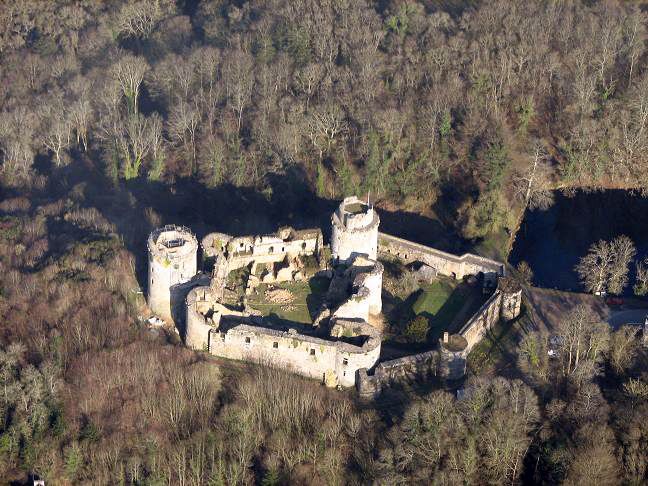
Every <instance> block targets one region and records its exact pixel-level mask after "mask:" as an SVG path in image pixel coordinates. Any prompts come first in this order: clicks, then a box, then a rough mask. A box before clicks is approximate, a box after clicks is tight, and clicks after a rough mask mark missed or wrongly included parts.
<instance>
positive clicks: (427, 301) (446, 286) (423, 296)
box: [412, 279, 456, 316]
mask: <svg viewBox="0 0 648 486" xmlns="http://www.w3.org/2000/svg"><path fill="white" fill-rule="evenodd" d="M455 288H456V283H455V282H454V281H452V280H447V279H443V280H437V281H436V282H433V283H431V284H426V285H423V286H422V287H421V292H419V294H418V297H417V298H416V300H415V301H414V303H413V304H412V310H413V311H414V314H416V315H419V314H423V313H425V312H426V313H428V314H431V315H433V316H434V315H436V314H437V313H438V312H439V310H440V309H441V308H442V307H443V305H444V304H445V303H446V301H447V300H448V298H449V297H450V295H452V292H453V291H454V289H455Z"/></svg>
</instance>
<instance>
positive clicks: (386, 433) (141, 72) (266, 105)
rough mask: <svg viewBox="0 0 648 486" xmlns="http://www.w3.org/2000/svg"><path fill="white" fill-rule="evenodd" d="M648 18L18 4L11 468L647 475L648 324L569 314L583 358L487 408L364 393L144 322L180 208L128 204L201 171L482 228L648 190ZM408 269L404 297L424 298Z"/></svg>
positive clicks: (4, 300)
mask: <svg viewBox="0 0 648 486" xmlns="http://www.w3.org/2000/svg"><path fill="white" fill-rule="evenodd" d="M645 7H646V5H645V2H620V1H614V0H610V1H588V2H585V1H573V2H561V1H537V2H525V1H523V0H515V1H506V0H497V1H484V2H461V1H453V2H417V1H401V0H388V1H381V2H369V1H365V0H357V1H356V0H354V1H350V2H324V1H310V0H309V1H295V0H269V1H261V0H252V1H229V0H220V1H197V2H193V1H187V2H180V1H178V2H173V1H171V0H137V1H133V0H128V1H127V0H119V1H114V2H102V1H98V0H87V1H84V2H67V1H58V0H57V1H45V0H28V1H19V2H10V1H6V2H0V26H1V27H0V65H1V67H2V69H0V81H1V82H0V322H1V323H2V325H0V414H1V415H0V418H1V419H2V420H0V477H1V478H2V479H3V480H5V481H7V482H10V481H16V484H24V483H26V482H27V480H28V479H29V478H30V477H33V476H34V475H37V476H40V477H42V478H44V479H46V480H47V482H48V484H115V483H120V484H134V485H161V484H174V485H175V484H178V485H198V484H200V485H202V484H210V485H219V484H231V485H233V484H263V485H265V486H269V485H274V484H288V483H292V484H367V483H372V484H385V485H392V484H414V483H425V482H429V481H430V478H435V479H436V478H438V480H439V482H444V483H446V484H459V483H461V484H465V483H473V484H485V483H492V484H500V483H509V484H511V483H522V482H524V483H526V484H533V483H538V484H554V483H565V484H615V483H625V484H641V483H644V482H646V481H647V480H648V460H647V458H646V450H647V449H648V421H647V420H646V417H648V405H647V401H646V400H647V397H648V391H647V390H648V375H647V373H648V371H647V370H648V364H647V361H648V357H647V356H646V351H645V349H644V348H641V347H640V346H639V345H638V341H637V335H636V334H635V333H633V332H632V330H630V329H627V328H622V329H620V330H618V331H616V332H614V333H609V330H608V329H607V328H606V327H604V326H602V325H601V323H600V322H599V319H597V317H596V316H592V315H590V314H588V313H586V312H583V311H582V309H581V310H579V311H578V312H575V313H573V314H569V313H568V312H563V311H562V310H557V309H558V306H553V307H552V309H549V311H552V310H553V313H552V315H551V319H552V323H554V327H555V329H554V330H555V332H556V333H557V334H559V335H560V337H561V343H562V344H561V346H562V347H563V349H562V350H561V354H560V356H559V358H557V359H555V360H550V359H549V358H548V355H547V350H548V347H549V345H550V344H551V340H550V338H551V336H550V335H549V333H547V332H543V330H542V329H540V328H539V329H538V330H537V331H533V332H531V333H530V334H529V335H528V336H526V337H525V339H524V340H523V341H522V342H521V343H520V349H519V352H518V353H517V356H515V357H514V358H515V359H514V361H516V366H515V367H514V369H512V370H509V371H510V373H512V374H513V375H515V376H514V377H508V378H507V379H504V378H501V377H499V378H495V379H492V380H479V379H478V380H475V381H473V382H470V383H468V384H467V386H466V394H465V396H464V397H463V398H462V399H461V400H457V399H456V398H455V397H453V396H452V395H451V394H449V393H447V392H445V391H433V392H431V393H424V394H422V396H416V395H417V394H413V395H412V396H411V397H409V401H402V400H399V401H398V402H397V403H387V402H386V401H384V400H383V401H378V402H377V404H375V405H371V406H366V405H360V404H358V403H356V401H355V400H354V398H353V395H352V394H350V393H346V392H338V391H334V390H327V389H325V388H323V387H321V386H319V385H318V384H316V383H314V382H310V381H307V380H303V379H301V378H298V377H295V376H293V375H289V374H286V373H283V372H280V371H277V370H273V369H268V368H264V367H258V366H250V367H242V366H237V365H234V364H232V363H226V362H218V363H217V362H214V361H212V360H210V359H208V358H207V357H206V356H204V355H202V354H197V353H194V352H191V351H189V350H186V349H184V348H183V347H182V346H180V345H178V343H177V340H176V339H174V338H173V337H172V336H171V337H169V336H158V337H155V336H153V335H151V334H150V333H149V332H148V331H146V330H145V329H142V327H141V324H140V321H139V319H138V318H139V316H140V314H141V312H142V308H143V305H144V303H143V300H142V297H141V295H140V294H138V293H137V291H139V284H138V280H137V278H136V270H138V271H141V270H142V265H141V264H139V265H138V264H137V263H136V262H137V261H138V258H139V257H141V255H140V254H139V253H138V250H133V248H142V247H143V242H144V241H145V237H146V234H147V233H148V232H149V231H150V229H151V228H152V227H154V226H157V225H159V224H160V223H161V222H166V219H167V218H166V216H165V215H164V214H158V213H157V212H156V211H154V210H153V209H152V208H149V207H142V206H146V204H145V203H142V202H140V201H135V200H134V196H133V194H132V193H131V192H129V187H132V186H129V185H130V184H135V183H141V184H149V185H150V186H163V187H167V186H173V184H174V182H175V181H178V180H180V179H182V178H185V179H188V180H189V181H191V182H193V183H195V184H196V185H198V184H199V185H201V187H208V188H222V187H226V186H235V187H236V188H238V189H239V190H241V191H243V190H244V189H247V191H248V192H247V194H252V193H255V194H261V195H262V197H263V198H272V197H273V194H278V193H281V194H280V196H281V197H284V198H287V199H290V198H291V197H293V194H292V192H293V191H295V192H296V191H297V189H296V187H298V188H299V190H301V191H306V192H309V194H310V193H314V194H316V195H317V196H320V197H324V198H333V197H335V198H339V197H340V196H342V195H348V194H351V193H357V192H368V191H371V194H372V197H373V198H375V199H376V200H377V201H378V202H380V203H381V204H383V205H384V206H385V207H390V208H394V209H403V208H405V209H407V210H412V209H413V210H416V211H430V210H433V211H434V212H435V213H436V214H437V215H438V216H439V217H440V218H441V219H442V220H443V221H444V222H445V223H446V224H447V225H448V226H452V227H453V229H454V230H456V231H457V232H459V233H461V234H462V235H463V236H465V237H466V238H470V239H479V238H488V237H489V236H491V235H493V234H495V233H498V232H500V233H501V230H502V229H503V228H509V229H512V228H514V226H515V223H516V215H517V214H519V211H520V210H521V209H522V208H524V207H526V206H534V207H545V206H546V205H547V204H549V203H550V202H551V201H550V198H549V197H548V193H547V189H549V188H552V187H563V188H570V187H575V186H581V185H589V186H591V185H594V186H601V185H604V186H642V187H645V184H646V177H647V174H648V159H647V158H646V153H648V151H647V150H646V149H647V148H648V130H647V129H646V124H647V123H648V116H647V113H648V111H647V109H646V107H647V106H648V73H647V72H646V53H645V40H646V32H647V26H646V16H645V13H644V10H645ZM277 181H279V182H277ZM293 186H295V187H293ZM173 191H175V186H173V187H172V188H171V189H169V192H170V193H173ZM294 197H295V198H296V200H298V197H297V196H294ZM129 249H130V250H131V251H129ZM140 259H141V258H140ZM388 270H389V269H388ZM641 270H642V271H643V270H645V269H644V268H643V267H641ZM617 273H618V272H617ZM643 273H646V272H643ZM644 276H645V275H643V274H642V273H641V272H640V277H641V278H643V277H644ZM388 277H389V278H388V284H390V285H391V287H390V289H391V291H392V293H394V294H399V293H405V294H408V293H410V292H411V290H410V291H409V292H408V291H407V289H410V288H411V286H412V285H414V284H415V282H414V279H413V276H412V275H411V274H410V273H402V272H391V273H390V274H389V275H388ZM623 280H624V279H623V275H620V276H619V275H617V277H616V283H617V284H619V282H621V283H623ZM643 280H645V279H643ZM643 280H641V279H640V281H639V282H638V283H639V284H640V285H639V286H641V284H642V282H643ZM644 286H645V285H644ZM530 295H531V297H533V294H530ZM562 304H564V307H573V305H572V304H570V303H569V302H568V301H565V302H562ZM532 317H533V318H535V316H532Z"/></svg>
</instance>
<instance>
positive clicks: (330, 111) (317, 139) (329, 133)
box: [306, 105, 348, 161]
mask: <svg viewBox="0 0 648 486" xmlns="http://www.w3.org/2000/svg"><path fill="white" fill-rule="evenodd" d="M347 128H348V126H347V123H346V120H345V117H344V113H343V112H342V110H341V109H340V108H339V107H338V106H337V105H327V106H324V107H322V108H318V109H316V110H313V111H312V112H311V114H310V116H309V118H308V125H307V133H306V135H307V136H308V138H309V140H310V141H311V143H312V144H313V146H314V147H315V148H316V149H317V151H318V153H319V160H320V161H321V160H322V158H323V156H324V153H328V152H330V150H331V147H333V145H334V144H335V142H336V141H337V140H338V138H339V137H340V136H342V135H343V134H344V133H345V132H346V131H347Z"/></svg>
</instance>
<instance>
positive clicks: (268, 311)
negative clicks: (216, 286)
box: [248, 277, 330, 324]
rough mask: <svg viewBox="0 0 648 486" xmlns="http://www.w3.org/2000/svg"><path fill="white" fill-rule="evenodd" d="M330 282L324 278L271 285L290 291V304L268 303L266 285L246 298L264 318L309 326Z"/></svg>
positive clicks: (260, 286) (262, 285)
mask: <svg viewBox="0 0 648 486" xmlns="http://www.w3.org/2000/svg"><path fill="white" fill-rule="evenodd" d="M329 283H330V281H329V280H328V279H326V278H320V277H317V278H311V279H310V280H309V281H308V282H285V283H278V284H271V285H273V286H274V287H275V288H282V289H287V290H290V291H291V292H292V294H293V297H294V300H293V301H292V302H291V303H290V304H275V303H272V302H268V301H267V300H266V298H265V291H266V290H267V289H268V284H261V285H259V287H257V289H256V292H254V293H253V294H252V295H250V296H249V298H248V303H249V304H250V306H251V307H253V308H255V309H257V310H259V311H260V312H262V313H263V315H264V316H272V317H276V318H278V319H281V320H286V321H293V322H299V323H302V324H311V323H312V322H313V317H314V313H315V312H316V311H317V309H318V308H319V306H320V304H321V303H322V300H323V298H324V295H325V294H326V291H327V289H328V284H329Z"/></svg>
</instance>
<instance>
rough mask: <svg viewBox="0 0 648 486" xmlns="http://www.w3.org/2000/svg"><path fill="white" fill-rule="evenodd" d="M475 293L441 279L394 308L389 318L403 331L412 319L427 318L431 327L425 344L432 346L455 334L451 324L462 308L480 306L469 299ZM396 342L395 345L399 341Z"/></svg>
mask: <svg viewBox="0 0 648 486" xmlns="http://www.w3.org/2000/svg"><path fill="white" fill-rule="evenodd" d="M475 291H476V290H475V289H473V288H470V287H468V286H467V285H466V284H463V283H460V282H457V281H456V280H453V279H451V278H446V277H440V278H439V279H438V280H437V281H435V282H433V283H431V284H425V285H423V286H422V287H421V288H420V289H419V290H417V291H416V292H414V293H413V294H412V295H410V296H409V297H408V298H407V299H405V300H404V301H402V302H400V303H399V304H397V305H396V307H395V308H394V310H393V311H392V312H391V313H390V316H389V318H390V321H391V322H393V323H394V324H395V325H396V327H397V328H400V329H404V328H405V326H406V325H407V323H409V322H410V321H411V320H412V319H414V317H416V316H419V315H422V316H424V317H426V318H427V319H428V322H429V324H430V331H429V332H428V336H427V342H428V343H435V342H436V341H437V340H438V339H439V337H441V334H442V333H443V332H444V331H446V330H449V331H450V332H456V330H455V329H454V328H453V322H454V321H455V318H456V317H457V315H458V314H459V313H460V312H461V311H462V309H463V308H464V306H465V305H469V306H470V307H472V306H473V305H475V304H473V301H475V300H477V303H476V305H478V304H479V300H478V299H474V298H472V294H473V293H474V292H475ZM467 310H468V309H467ZM454 327H456V323H455V326H454ZM396 340H397V341H398V340H399V338H397V339H396Z"/></svg>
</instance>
